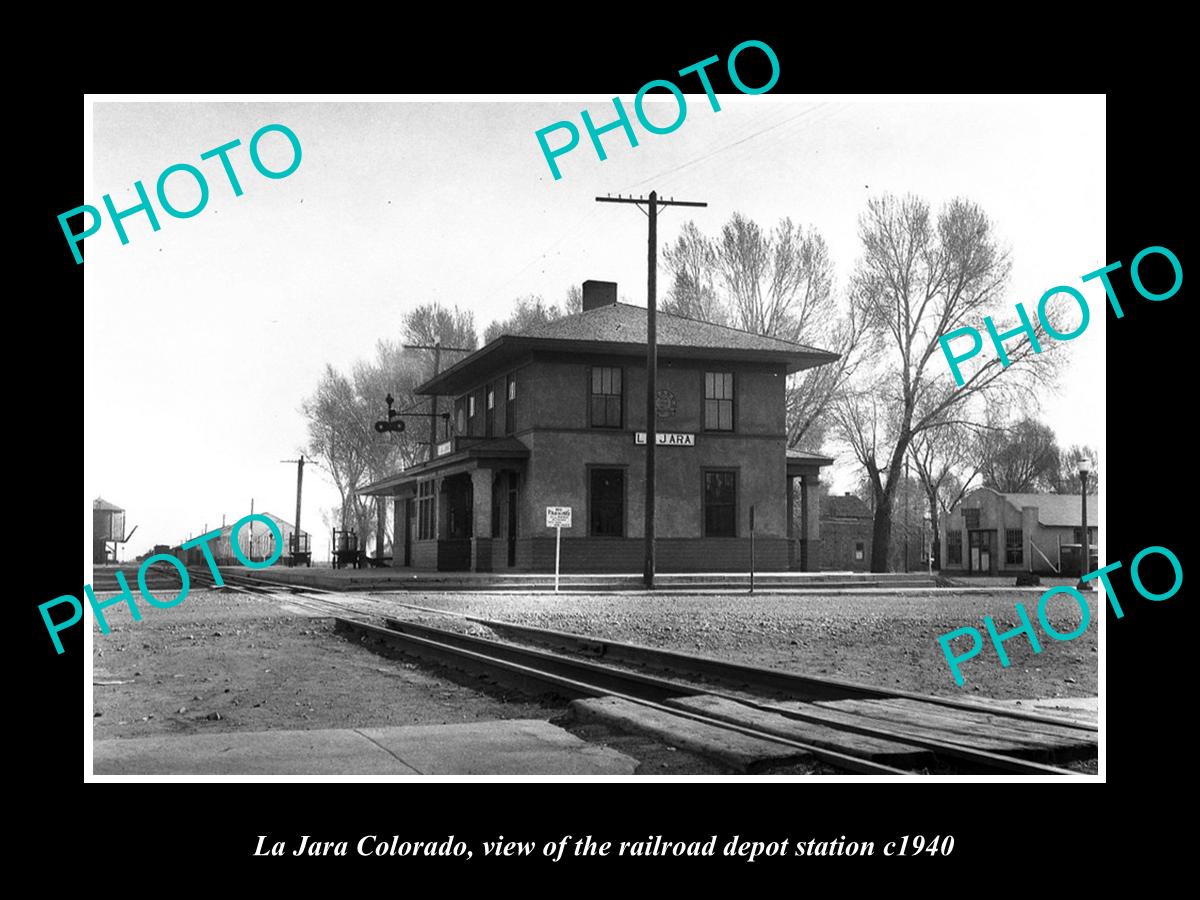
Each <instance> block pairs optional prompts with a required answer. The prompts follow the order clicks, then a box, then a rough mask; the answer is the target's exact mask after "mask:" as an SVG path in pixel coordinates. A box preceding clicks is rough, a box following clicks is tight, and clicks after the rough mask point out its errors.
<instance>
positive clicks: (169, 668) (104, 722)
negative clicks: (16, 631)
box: [92, 591, 730, 775]
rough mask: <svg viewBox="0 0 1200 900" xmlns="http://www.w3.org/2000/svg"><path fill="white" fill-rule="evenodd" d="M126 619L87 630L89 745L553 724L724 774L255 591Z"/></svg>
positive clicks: (671, 767) (650, 770)
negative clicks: (353, 636) (370, 641)
mask: <svg viewBox="0 0 1200 900" xmlns="http://www.w3.org/2000/svg"><path fill="white" fill-rule="evenodd" d="M140 608H141V610H142V613H143V619H142V621H141V622H133V621H132V620H131V619H130V617H129V614H128V612H127V611H126V610H125V608H124V607H123V606H121V607H116V606H114V607H110V608H109V609H108V610H106V613H107V615H108V621H109V625H110V627H111V629H112V630H111V632H110V633H109V634H107V635H102V634H100V632H99V629H98V628H97V629H96V631H95V633H94V635H93V641H94V644H93V656H92V663H93V671H92V683H93V687H92V694H93V698H94V707H93V718H92V725H93V729H94V730H93V740H104V739H106V738H130V737H148V736H151V735H162V734H178V735H190V734H205V733H218V732H227V731H271V730H278V729H287V730H293V729H301V730H303V729H311V728H346V727H353V728H364V727H383V726H388V725H431V724H447V723H452V722H468V721H482V720H493V719H547V720H560V721H558V722H557V724H561V725H562V726H563V727H565V728H566V729H567V730H568V731H571V732H572V733H574V734H576V735H577V736H579V737H580V738H582V739H584V740H587V741H590V742H591V743H595V744H599V745H601V746H610V747H612V748H614V749H616V750H618V751H620V752H622V753H625V754H627V755H628V756H631V757H633V758H634V759H636V760H638V761H639V763H640V766H639V768H638V770H637V772H636V774H639V775H680V774H728V773H729V772H730V770H728V769H725V768H722V767H720V766H717V765H714V764H712V763H709V762H707V761H705V760H703V759H700V758H698V757H695V756H693V755H691V754H689V753H686V752H683V751H678V750H675V749H674V748H671V747H668V746H665V745H663V744H661V743H658V742H656V741H653V740H649V739H646V738H643V737H640V736H637V735H626V734H621V733H617V732H613V731H611V730H608V729H605V728H603V727H601V726H596V725H579V724H571V723H569V722H567V721H565V719H564V713H565V711H566V703H565V701H563V700H562V699H560V698H553V697H545V698H528V697H525V696H524V695H522V694H520V693H514V692H512V691H509V690H507V689H505V688H503V687H500V686H498V685H495V684H490V683H486V684H485V683H481V682H480V681H479V680H478V679H475V678H472V677H470V676H466V675H463V674H461V673H458V672H453V671H450V670H438V671H432V670H429V669H426V668H422V667H418V666H417V665H416V664H414V663H412V662H409V661H407V660H405V659H403V658H399V657H396V658H389V657H387V656H382V655H380V654H379V653H377V652H375V651H373V650H370V649H366V648H364V647H360V646H357V645H356V644H355V643H353V642H352V641H350V640H347V639H346V638H345V637H343V636H342V635H340V634H337V633H335V632H334V629H333V620H332V619H329V618H323V617H310V616H308V615H307V614H306V613H305V612H304V611H303V610H300V609H298V608H296V607H284V606H281V605H280V604H278V603H275V602H273V601H271V600H268V599H266V598H263V597H260V596H248V595H244V594H231V593H225V592H222V591H193V592H192V593H190V594H189V595H188V598H187V600H185V601H184V602H183V603H181V604H180V605H179V606H177V607H173V608H171V609H155V608H152V607H148V604H143V605H142V606H141V607H140Z"/></svg>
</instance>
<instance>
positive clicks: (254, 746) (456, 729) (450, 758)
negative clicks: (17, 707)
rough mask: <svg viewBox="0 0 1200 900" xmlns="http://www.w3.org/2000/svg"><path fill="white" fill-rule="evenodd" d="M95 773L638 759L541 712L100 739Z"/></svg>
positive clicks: (475, 769)
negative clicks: (447, 721) (457, 720)
mask: <svg viewBox="0 0 1200 900" xmlns="http://www.w3.org/2000/svg"><path fill="white" fill-rule="evenodd" d="M93 767H94V768H93V771H94V774H96V775H631V774H633V770H634V769H635V768H636V767H637V760H635V759H632V758H631V757H628V756H626V755H625V754H623V753H618V752H617V751H615V750H611V749H608V748H605V747H598V746H595V745H593V744H589V743H587V742H586V741H581V740H580V739H579V738H577V737H575V736H574V735H573V734H571V733H569V732H567V731H564V730H563V729H561V728H559V727H557V726H556V725H551V724H550V723H549V722H544V721H542V720H540V719H503V720H499V721H495V722H472V723H468V724H463V725H409V726H401V727H392V728H353V729H352V728H332V729H324V730H314V731H256V732H243V733H237V732H229V733H225V734H200V735H192V736H188V737H183V736H172V737H147V738H127V739H122V740H108V741H96V742H95V743H94V744H93Z"/></svg>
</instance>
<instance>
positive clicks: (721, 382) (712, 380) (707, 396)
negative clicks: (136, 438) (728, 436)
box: [704, 372, 733, 431]
mask: <svg viewBox="0 0 1200 900" xmlns="http://www.w3.org/2000/svg"><path fill="white" fill-rule="evenodd" d="M704 430H705V431H733V373H732V372H705V373H704Z"/></svg>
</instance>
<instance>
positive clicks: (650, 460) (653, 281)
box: [596, 191, 708, 590]
mask: <svg viewBox="0 0 1200 900" xmlns="http://www.w3.org/2000/svg"><path fill="white" fill-rule="evenodd" d="M596 202H598V203H633V204H636V205H637V208H638V209H642V204H643V203H645V204H646V207H647V209H643V210H642V212H644V213H646V216H647V218H648V219H649V220H650V234H649V240H648V244H649V246H648V249H647V252H646V268H647V271H646V503H645V506H646V524H645V535H646V566H645V571H644V572H643V574H642V580H643V582H644V583H645V585H646V589H647V590H654V568H655V560H654V496H655V495H654V450H655V446H656V445H657V444H658V422H657V416H656V414H655V399H656V396H657V394H658V332H657V328H658V321H657V317H658V300H657V276H658V208H659V207H660V206H708V204H707V203H699V202H696V201H691V200H676V199H674V198H671V199H670V200H659V199H658V192H657V191H651V192H650V196H649V197H648V198H645V197H632V196H630V197H621V196H620V195H617V196H616V197H597V198H596ZM647 210H649V211H648V212H647Z"/></svg>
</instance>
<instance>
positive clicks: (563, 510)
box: [546, 506, 571, 594]
mask: <svg viewBox="0 0 1200 900" xmlns="http://www.w3.org/2000/svg"><path fill="white" fill-rule="evenodd" d="M546 527H547V528H553V529H554V593H556V594H557V593H558V566H559V561H560V560H561V559H562V530H563V529H564V528H570V527H571V507H569V506H547V507H546Z"/></svg>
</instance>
